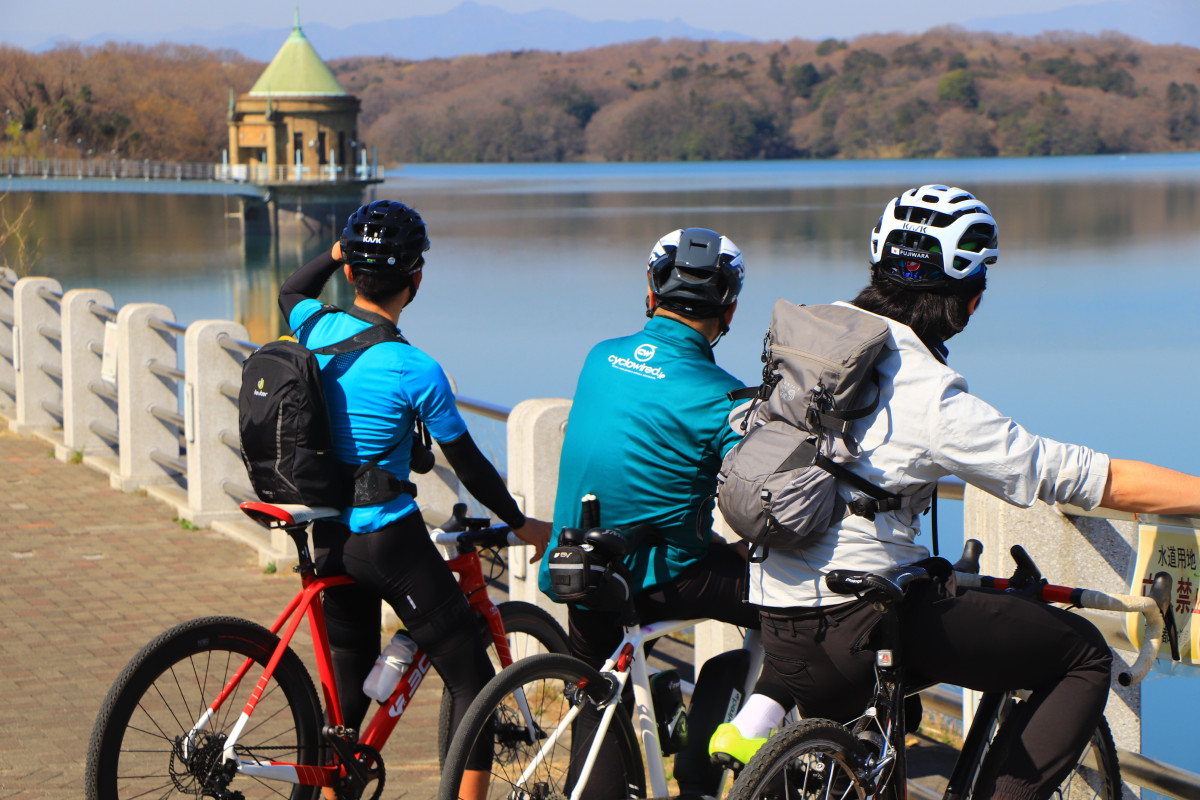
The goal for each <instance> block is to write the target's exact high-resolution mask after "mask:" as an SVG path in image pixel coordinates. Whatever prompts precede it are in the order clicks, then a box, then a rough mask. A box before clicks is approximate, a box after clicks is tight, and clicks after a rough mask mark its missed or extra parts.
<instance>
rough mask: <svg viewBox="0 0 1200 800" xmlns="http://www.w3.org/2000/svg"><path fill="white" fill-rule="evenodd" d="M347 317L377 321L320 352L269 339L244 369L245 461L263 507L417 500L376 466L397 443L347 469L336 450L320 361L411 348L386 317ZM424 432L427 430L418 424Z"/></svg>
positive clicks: (241, 421) (406, 485)
mask: <svg viewBox="0 0 1200 800" xmlns="http://www.w3.org/2000/svg"><path fill="white" fill-rule="evenodd" d="M340 310H341V309H338V308H336V307H334V306H329V305H327V306H324V307H322V308H321V309H320V310H319V311H317V312H316V313H315V314H313V315H312V316H311V317H309V318H308V319H307V320H305V323H304V325H303V326H301V328H300V330H298V331H297V334H302V333H303V331H305V330H307V329H309V328H311V327H312V326H313V325H314V324H315V323H316V321H317V320H318V319H320V318H321V317H322V316H324V315H325V314H328V313H330V312H333V311H340ZM346 313H348V314H351V315H352V316H355V317H357V318H359V319H364V320H365V321H367V322H372V323H375V324H373V325H372V326H371V327H370V328H367V329H366V330H363V331H361V332H359V333H357V334H355V335H354V336H352V337H350V338H349V339H345V340H343V341H341V342H337V343H335V344H331V345H329V346H327V347H322V348H320V349H318V350H309V349H308V348H307V347H305V346H304V345H302V344H300V343H299V342H297V341H292V340H289V339H281V340H279V341H275V342H270V343H268V344H265V345H263V346H262V347H260V348H259V349H258V350H256V351H255V352H253V353H251V354H250V355H249V356H248V357H247V358H246V360H245V362H244V363H243V364H242V387H241V391H240V393H239V395H238V428H239V431H240V433H241V440H242V448H241V450H242V461H243V462H245V464H246V471H247V472H248V473H249V475H250V485H251V486H253V487H254V492H255V494H257V495H258V497H259V499H260V500H262V501H263V502H267V503H277V504H278V503H299V504H302V505H308V506H330V507H333V508H346V507H348V506H352V505H366V504H368V503H380V502H386V501H387V500H389V499H391V498H393V497H396V496H398V495H399V494H401V493H407V494H411V495H413V496H416V487H415V486H414V485H413V484H412V483H410V482H409V481H402V480H400V479H399V478H397V477H396V476H394V475H392V474H391V473H389V472H387V471H386V470H383V469H380V468H377V465H378V464H379V461H380V460H381V459H383V458H384V457H385V456H387V455H388V454H389V453H391V451H392V449H394V446H393V448H389V449H388V450H386V451H384V452H383V453H380V454H379V455H377V456H375V457H374V458H372V459H371V460H370V461H368V462H367V463H365V464H362V465H360V466H351V465H349V464H346V463H344V462H342V461H340V460H338V459H337V457H336V456H335V455H334V453H333V436H332V434H331V432H330V427H329V410H328V407H327V405H326V402H325V390H324V388H323V387H322V385H321V370H320V368H319V367H318V366H317V359H316V356H317V355H332V356H341V355H348V354H353V357H357V356H358V355H359V354H361V353H362V352H363V351H365V350H366V349H367V348H369V347H371V346H372V345H375V344H379V343H380V342H389V341H394V342H401V343H403V344H408V342H407V341H406V340H405V338H404V337H403V336H401V335H400V332H399V331H398V330H396V327H395V326H394V325H391V324H388V323H387V320H385V319H383V318H382V317H379V316H378V315H374V314H370V313H369V312H363V311H360V310H358V309H352V310H350V311H347V312H346ZM418 427H419V428H420V427H422V426H420V423H418ZM422 438H424V437H421V436H417V437H414V440H413V449H414V450H416V449H418V447H420V446H421V444H422V442H421V439H422Z"/></svg>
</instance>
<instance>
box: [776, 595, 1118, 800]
mask: <svg viewBox="0 0 1200 800" xmlns="http://www.w3.org/2000/svg"><path fill="white" fill-rule="evenodd" d="M899 614H900V639H901V645H902V652H900V653H899V657H900V658H901V659H902V662H901V663H902V664H903V665H904V668H905V670H906V674H907V675H908V676H909V682H910V683H916V682H917V681H932V682H937V683H949V684H953V685H956V686H964V687H966V688H968V689H974V690H977V691H982V692H1002V691H1008V690H1015V689H1027V690H1030V691H1031V692H1032V696H1031V697H1030V698H1029V701H1028V702H1025V703H1022V704H1021V706H1020V710H1019V711H1018V713H1016V714H1014V715H1012V716H1011V717H1010V718H1009V719H1008V720H1007V721H1006V722H1005V724H1004V725H1003V726H1002V727H1001V729H1000V731H999V732H998V733H997V734H996V740H995V743H994V744H993V747H992V750H991V751H990V753H989V755H988V759H987V761H986V762H985V764H984V767H983V770H982V772H981V774H980V777H979V782H978V783H977V786H976V791H975V795H974V796H975V797H976V798H979V800H985V799H986V798H989V797H999V798H1013V799H1014V800H1042V799H1043V798H1047V797H1049V796H1050V794H1051V792H1052V791H1053V790H1054V788H1055V787H1057V786H1058V784H1059V783H1060V782H1061V781H1062V779H1063V777H1064V776H1065V775H1066V774H1067V772H1068V771H1069V770H1070V769H1071V767H1072V766H1073V765H1074V763H1075V761H1076V759H1077V758H1078V757H1079V753H1080V752H1082V750H1083V747H1084V745H1085V744H1086V743H1087V741H1088V739H1089V737H1090V736H1091V734H1092V731H1094V730H1095V729H1096V726H1097V724H1098V723H1099V720H1100V717H1101V715H1102V714H1103V711H1104V703H1105V701H1106V700H1107V697H1108V687H1109V667H1110V665H1111V662H1112V654H1111V653H1110V651H1109V648H1108V645H1107V644H1105V642H1104V637H1103V636H1101V635H1100V632H1099V631H1097V630H1096V628H1095V627H1094V626H1093V625H1092V624H1091V623H1090V622H1088V621H1087V620H1085V619H1083V618H1082V617H1079V616H1078V615H1076V614H1072V613H1070V612H1067V611H1063V610H1062V609H1059V608H1055V607H1053V606H1049V605H1046V604H1045V603H1041V602H1038V601H1034V600H1030V599H1028V598H1024V597H1020V596H1017V595H1012V594H1006V593H1004V592H998V591H993V590H988V589H957V590H956V589H955V588H954V586H953V584H951V585H950V586H943V585H941V584H932V585H925V586H920V587H916V588H915V589H914V590H912V591H911V592H910V595H909V597H908V598H907V599H906V600H905V601H904V602H903V603H902V604H901V605H900V606H899ZM880 618H881V615H880V613H879V612H878V611H876V610H875V609H874V608H872V607H871V605H870V604H869V603H866V602H864V601H861V600H856V601H852V602H849V603H845V604H842V605H837V606H826V607H824V608H813V609H804V610H795V609H793V610H779V609H772V610H770V611H764V612H763V616H762V632H763V647H764V649H765V650H766V655H767V658H766V663H765V664H764V666H763V672H764V676H765V673H767V672H771V673H773V675H774V679H775V680H778V681H780V682H782V683H783V684H785V685H786V686H787V687H788V688H789V689H790V690H791V693H792V696H793V697H794V698H795V700H796V704H797V706H798V708H799V710H800V713H801V715H802V716H805V717H823V718H827V719H833V720H837V721H838V722H848V721H849V720H851V719H853V718H855V717H857V716H859V715H860V714H862V712H863V710H864V709H865V708H866V705H867V703H868V701H869V700H870V699H871V695H872V692H873V689H874V685H875V675H874V663H875V648H876V647H877V646H878V643H877V639H876V637H877V636H878V631H877V625H878V623H879V621H880Z"/></svg>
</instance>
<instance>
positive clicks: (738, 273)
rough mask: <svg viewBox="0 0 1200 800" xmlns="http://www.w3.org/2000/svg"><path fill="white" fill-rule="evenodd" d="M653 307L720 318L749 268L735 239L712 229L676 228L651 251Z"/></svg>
mask: <svg viewBox="0 0 1200 800" xmlns="http://www.w3.org/2000/svg"><path fill="white" fill-rule="evenodd" d="M646 275H647V279H648V280H649V283H650V294H651V295H653V297H654V304H653V305H651V304H650V302H649V300H647V307H646V316H651V315H653V313H654V307H655V306H657V307H661V308H663V309H664V310H667V311H671V312H674V313H676V314H679V315H680V316H683V317H687V318H688V319H710V318H712V317H718V316H720V315H721V313H722V312H723V311H724V310H725V309H726V308H728V307H729V306H730V305H732V304H733V303H734V302H735V301H736V300H737V297H738V293H739V292H740V291H741V290H742V281H743V279H744V278H745V276H746V268H745V266H744V265H743V263H742V251H741V250H739V249H738V247H737V245H735V244H734V243H733V240H731V239H729V238H728V237H726V236H722V235H720V234H719V233H717V232H716V231H710V230H708V229H707V228H687V229H680V230H676V231H672V232H671V233H668V234H667V235H666V236H664V237H662V238H661V239H659V240H658V242H657V243H656V244H655V245H654V249H653V250H651V251H650V259H649V262H648V266H647V270H646Z"/></svg>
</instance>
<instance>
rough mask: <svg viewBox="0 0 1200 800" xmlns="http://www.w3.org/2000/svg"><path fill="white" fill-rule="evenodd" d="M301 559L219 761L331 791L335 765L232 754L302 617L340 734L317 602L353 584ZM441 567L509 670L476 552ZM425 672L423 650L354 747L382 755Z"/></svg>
mask: <svg viewBox="0 0 1200 800" xmlns="http://www.w3.org/2000/svg"><path fill="white" fill-rule="evenodd" d="M289 527H291V526H289ZM288 532H289V534H291V535H292V536H293V538H294V539H296V540H297V543H298V544H299V541H300V540H299V539H298V538H297V536H296V534H295V533H294V532H293V531H291V530H289V531H288ZM299 535H300V536H305V535H306V534H305V533H304V530H303V528H302V529H301V530H300V531H299ZM306 556H307V548H302V554H301V562H302V566H301V567H298V568H297V569H298V571H299V572H300V575H301V589H300V591H299V592H297V593H296V595H295V596H294V597H293V598H292V600H291V602H289V603H288V605H287V607H286V608H285V609H284V611H283V613H281V614H280V615H279V618H278V619H276V620H275V622H274V624H273V625H271V628H270V630H271V633H273V634H276V635H277V636H279V646H278V647H276V648H275V652H274V653H273V654H272V656H271V659H270V660H269V662H268V663H267V666H266V667H265V668H264V669H263V672H262V675H261V677H260V678H259V679H258V684H257V686H256V687H255V690H254V692H252V693H251V695H250V698H249V699H248V700H247V702H246V706H245V708H244V709H243V710H242V712H241V715H240V716H239V718H238V721H237V723H236V724H235V725H234V727H233V729H232V730H231V731H230V735H229V738H228V739H227V740H226V742H225V746H224V751H223V757H224V759H225V761H226V762H227V763H229V762H236V763H237V769H238V771H239V772H241V773H243V774H245V775H248V776H253V777H257V778H262V779H269V780H276V781H282V782H286V783H296V784H302V785H306V786H333V785H335V781H336V780H337V779H338V778H339V777H340V776H341V773H342V770H343V768H342V766H341V765H340V763H339V760H338V759H336V758H334V759H333V760H332V762H331V763H330V764H327V765H325V766H321V767H313V766H310V765H300V764H292V763H287V762H276V761H266V762H264V761H259V760H251V759H244V758H239V757H238V755H237V754H236V752H235V748H236V745H237V741H238V738H239V736H240V735H241V733H242V731H243V730H244V729H245V726H246V724H247V723H248V722H249V720H250V716H251V715H252V714H253V713H254V709H255V707H256V706H257V704H258V700H259V698H260V697H261V696H262V693H263V691H264V689H265V688H266V687H267V685H268V683H269V681H270V679H271V676H272V675H273V674H274V672H275V668H276V667H277V666H278V664H279V661H280V659H281V658H282V657H283V654H284V653H285V652H286V651H287V648H288V646H289V645H290V643H291V641H292V637H293V636H294V635H295V633H296V630H297V629H298V628H299V627H300V623H301V621H302V620H303V618H304V617H305V616H307V617H308V620H309V629H310V631H311V633H312V639H313V649H314V651H315V655H316V661H317V671H318V675H319V677H320V682H321V690H322V693H323V695H324V701H325V708H326V711H327V714H328V716H329V721H330V725H331V726H332V727H333V729H334V730H340V729H341V728H342V727H343V726H344V722H345V721H344V718H343V716H342V707H341V702H340V700H339V698H338V693H337V683H336V681H335V680H334V676H333V660H332V656H331V653H330V648H329V638H328V636H327V634H326V629H325V614H324V610H323V609H322V608H321V603H320V601H319V597H320V593H321V592H322V591H324V590H325V589H327V588H330V587H334V586H344V585H347V584H351V583H353V582H354V581H353V579H352V578H350V577H348V576H345V575H337V576H331V577H317V576H316V575H315V574H314V572H313V570H312V569H311V566H310V567H309V568H304V567H303V564H304V562H305V561H306V560H307V559H306ZM446 566H448V567H449V568H450V570H451V571H452V572H455V573H456V574H458V576H459V581H458V584H459V588H460V589H461V590H462V592H463V594H464V595H466V597H467V601H468V602H469V604H470V606H471V608H472V609H473V610H474V611H476V612H478V613H480V614H482V615H483V618H484V619H485V620H486V621H487V624H488V627H489V629H490V630H491V633H492V642H493V644H494V645H495V647H496V652H497V654H498V656H499V659H500V663H501V665H502V666H508V665H509V664H511V663H512V653H511V651H510V650H509V646H508V638H507V636H506V633H505V630H504V624H503V622H502V621H501V618H500V610H499V608H498V607H497V606H496V604H495V603H494V602H493V601H492V599H491V597H490V596H489V595H488V593H487V591H486V589H487V581H486V579H485V578H484V575H483V565H482V563H481V561H480V558H479V553H478V551H477V550H476V549H475V548H471V549H470V550H469V551H468V552H463V553H459V554H458V555H457V556H455V557H454V558H452V559H450V560H448V561H447V562H446ZM252 663H253V659H250V658H247V659H246V660H245V662H244V663H243V664H242V666H241V667H240V668H239V669H238V670H237V672H236V673H235V674H234V675H233V677H232V678H231V679H230V680H229V682H228V683H227V684H226V686H225V687H224V688H223V689H222V690H221V692H220V694H218V696H217V698H216V699H215V700H214V701H213V702H212V704H211V705H210V706H209V707H208V709H207V710H206V711H205V712H204V713H203V714H202V715H201V717H200V719H199V720H197V722H196V724H195V725H194V726H192V728H191V730H190V731H189V732H188V735H187V737H186V742H185V745H184V754H185V755H186V754H187V752H186V751H187V747H188V745H189V744H190V743H191V742H192V741H194V739H195V736H196V734H198V733H200V732H201V731H203V730H204V729H205V728H206V727H207V725H208V723H209V721H210V720H211V719H212V718H213V717H214V716H215V715H216V713H217V711H218V710H219V709H220V707H221V705H222V704H223V703H224V702H225V700H226V699H227V698H228V697H229V696H230V694H232V693H233V691H234V690H235V689H236V688H237V687H238V685H239V684H240V683H241V682H242V680H243V678H244V677H245V676H246V674H247V672H249V670H250V666H251V664H252ZM430 666H431V662H430V660H429V656H428V655H427V654H426V653H425V651H424V650H418V651H417V652H416V654H415V655H414V656H413V663H412V666H411V667H409V669H408V670H407V671H406V672H405V673H404V676H403V677H402V678H401V680H400V683H399V684H398V685H397V686H396V689H395V691H393V692H392V695H391V697H389V698H388V700H387V702H385V703H383V704H381V705H380V707H379V709H378V710H376V712H375V715H374V716H373V717H372V718H371V721H370V722H369V723H368V724H367V725H366V727H365V728H364V729H363V731H362V735H361V736H360V737H359V738H358V740H357V741H358V743H360V744H364V745H367V746H369V747H372V748H374V749H375V750H376V751H379V750H382V748H383V746H384V744H385V743H386V742H387V739H388V737H389V736H390V735H391V732H392V730H393V729H394V728H395V727H396V724H397V723H398V722H399V721H400V718H401V717H402V716H403V715H404V711H405V709H407V708H408V706H409V703H411V702H412V698H413V696H414V695H415V694H416V692H417V689H418V688H420V686H421V683H422V682H423V681H424V679H425V676H426V674H428V672H429V669H430Z"/></svg>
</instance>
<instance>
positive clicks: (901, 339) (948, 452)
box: [749, 303, 1108, 608]
mask: <svg viewBox="0 0 1200 800" xmlns="http://www.w3.org/2000/svg"><path fill="white" fill-rule="evenodd" d="M838 305H842V306H848V307H850V308H855V307H854V306H851V305H850V304H848V303H838ZM856 310H859V309H856ZM860 311H861V310H860ZM861 313H863V314H866V313H869V312H867V311H861ZM885 321H886V322H887V325H888V328H889V329H890V331H891V337H890V339H889V341H888V342H887V344H886V345H885V347H886V348H887V352H886V353H885V354H884V355H883V357H882V358H881V359H880V361H879V364H878V369H879V390H880V398H879V408H878V409H877V410H876V412H875V413H874V414H871V415H869V416H867V417H864V418H863V419H861V420H859V421H858V422H856V423H855V424H854V427H853V428H852V429H851V435H852V436H853V437H854V439H855V440H856V441H858V442H859V443H860V444H861V446H862V457H861V458H860V459H859V460H858V461H855V462H853V463H852V464H849V465H847V466H848V467H849V468H850V469H851V470H852V471H854V472H856V473H857V474H859V475H861V476H863V477H864V478H866V479H867V480H869V481H871V482H872V483H874V484H875V485H876V486H881V487H883V488H885V489H887V490H888V491H891V492H898V493H900V494H903V495H907V496H910V497H911V502H910V503H906V505H905V507H904V508H901V509H900V510H898V511H893V512H885V513H880V514H877V515H876V516H875V520H874V521H870V520H868V519H866V518H865V517H859V516H848V517H846V518H845V519H843V520H842V521H841V522H839V523H838V524H836V525H834V526H833V527H831V528H830V529H829V530H828V531H827V532H826V533H825V534H824V535H823V536H821V537H819V538H817V539H816V540H815V541H813V542H812V544H811V545H809V546H808V547H806V548H805V549H804V550H803V551H800V552H784V551H780V550H772V551H771V552H770V555H769V556H768V557H767V558H766V560H765V561H763V563H761V564H751V565H750V596H749V600H750V602H752V603H758V604H761V605H763V606H767V607H772V608H791V607H796V606H819V605H836V604H838V603H844V602H847V601H848V600H852V599H854V598H852V597H845V596H842V595H835V594H832V593H831V592H829V590H828V589H826V588H825V583H824V581H823V580H822V576H823V575H824V574H825V573H826V572H828V571H829V570H832V569H852V570H878V569H883V568H887V567H890V566H893V565H897V564H906V563H910V562H913V561H917V560H919V559H922V558H925V557H927V556H928V555H929V551H928V550H927V549H926V548H925V547H924V546H922V545H919V544H917V543H916V541H915V539H916V536H917V534H918V532H919V531H920V512H922V511H923V510H924V509H925V508H926V507H927V506H928V504H929V498H930V497H931V496H932V494H933V486H934V483H935V482H936V481H937V480H939V479H940V478H944V477H946V476H950V475H953V476H955V477H957V478H961V479H962V480H963V481H964V482H966V483H969V484H971V485H973V486H976V487H978V488H979V489H982V490H983V491H985V492H988V493H989V494H992V495H995V496H996V497H998V498H1000V499H1002V500H1006V501H1008V502H1009V503H1012V504H1014V505H1018V506H1026V507H1027V506H1031V505H1033V503H1034V502H1035V501H1038V500H1041V501H1043V502H1047V503H1053V502H1065V503H1071V504H1073V505H1077V506H1080V507H1081V508H1085V509H1090V508H1093V507H1095V506H1096V505H1097V504H1099V502H1100V500H1101V498H1102V496H1103V494H1104V486H1105V482H1106V480H1107V478H1108V456H1106V455H1104V454H1103V453H1097V452H1095V451H1093V450H1091V449H1089V448H1087V447H1082V446H1079V445H1072V444H1062V443H1060V442H1056V441H1054V440H1052V439H1046V438H1043V437H1041V436H1035V435H1033V434H1031V433H1029V432H1028V431H1026V430H1025V429H1024V428H1022V427H1021V426H1020V425H1018V424H1017V423H1016V422H1014V421H1013V420H1012V419H1010V418H1008V417H1006V416H1004V415H1003V414H1001V413H1000V412H999V411H997V410H996V409H995V408H992V406H990V405H988V404H987V403H985V402H984V401H982V400H980V399H979V398H977V397H974V396H973V395H970V394H968V393H967V382H966V379H965V378H963V376H962V375H959V374H958V373H957V372H955V371H954V370H952V369H950V368H949V367H948V366H946V365H944V364H942V363H941V362H939V361H938V360H937V359H936V358H934V357H933V355H932V354H931V353H930V352H929V350H928V348H926V347H925V345H924V344H923V343H922V342H921V340H920V339H918V338H917V335H916V334H915V333H913V331H912V329H911V328H909V327H908V326H906V325H902V324H900V323H898V322H894V321H892V320H890V319H886V318H885ZM838 491H839V492H840V493H841V494H842V498H843V499H845V500H850V499H852V493H851V491H850V489H849V488H848V487H846V486H844V485H839V487H838Z"/></svg>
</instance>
